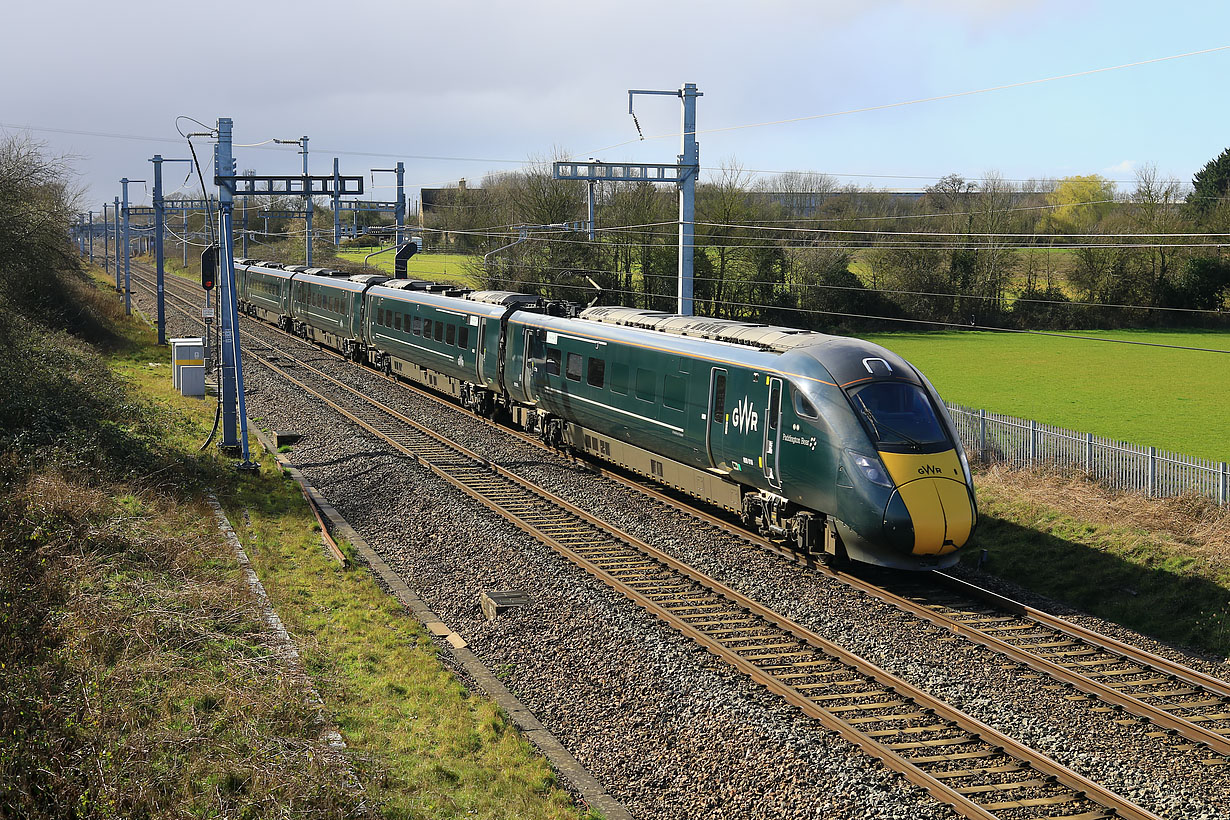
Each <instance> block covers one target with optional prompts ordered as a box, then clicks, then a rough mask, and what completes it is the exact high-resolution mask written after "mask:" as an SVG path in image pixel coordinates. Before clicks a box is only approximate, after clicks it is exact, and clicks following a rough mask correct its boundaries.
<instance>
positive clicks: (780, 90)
mask: <svg viewBox="0 0 1230 820" xmlns="http://www.w3.org/2000/svg"><path fill="white" fill-rule="evenodd" d="M5 15H6V21H5V29H6V36H5V37H4V47H3V48H2V49H0V76H3V77H5V78H6V79H5V81H4V83H3V85H2V86H0V135H13V134H22V133H27V134H29V135H30V136H31V137H33V138H34V139H36V140H39V141H41V142H42V143H44V144H45V146H46V148H47V151H48V153H50V154H53V155H57V156H65V157H67V158H68V159H69V161H70V163H71V166H72V168H73V170H74V173H75V174H76V175H77V178H78V181H79V183H80V185H81V187H82V189H83V198H82V200H81V207H82V209H83V210H85V209H87V208H93V209H94V210H98V209H100V207H101V203H102V202H103V201H108V202H109V201H111V199H112V198H113V197H114V196H117V195H118V194H119V182H118V181H119V179H120V178H121V177H128V178H130V179H142V180H149V179H151V166H150V163H149V161H148V160H149V158H150V157H152V156H153V155H154V154H155V153H160V154H162V156H164V157H168V158H170V157H187V156H189V154H188V147H187V145H186V143H185V141H184V139H183V138H181V137H180V136H179V134H178V133H177V129H176V125H177V120H176V118H177V117H178V116H187V117H192V118H195V119H196V120H199V121H200V122H202V123H206V124H208V125H210V126H212V125H213V124H214V123H215V122H216V120H217V118H218V117H231V118H232V119H233V120H234V133H235V141H236V143H239V144H246V145H255V144H256V143H263V142H265V141H267V140H271V139H275V138H277V139H297V138H298V137H300V136H302V135H307V136H308V137H309V138H310V139H309V143H308V146H309V169H310V171H311V172H312V173H317V174H324V173H331V172H332V163H333V158H334V157H335V156H337V157H340V159H341V169H342V173H343V174H349V175H356V176H364V177H365V178H366V179H365V190H366V191H367V193H366V194H365V196H366V198H374V199H392V198H393V196H394V192H393V190H392V188H391V187H389V186H391V185H392V182H393V178H392V175H390V174H376V175H374V176H373V175H372V174H371V172H370V170H369V169H372V168H387V167H390V166H391V165H392V164H393V163H394V162H396V161H397V160H399V159H400V160H403V161H404V162H405V163H406V169H407V187H408V188H409V189H410V190H409V192H408V196H409V198H410V199H411V200H416V199H417V193H416V189H417V188H419V187H437V186H441V185H446V184H455V183H456V181H457V180H458V179H460V178H467V179H469V180H479V179H481V178H482V177H483V176H484V175H485V174H487V173H489V172H493V171H503V170H509V169H515V168H517V167H521V164H523V163H526V162H528V161H530V160H534V159H537V160H542V159H549V158H552V157H558V156H570V157H575V158H579V159H587V158H589V157H595V158H599V159H603V160H607V161H631V162H660V163H667V162H674V161H675V157H676V155H677V154H678V153H679V151H680V141H679V131H680V104H679V101H678V100H677V99H675V98H672V97H638V98H637V99H636V114H637V119H638V120H639V122H640V125H641V127H642V129H643V132H644V134H645V136H646V137H647V139H645V140H644V141H641V140H639V139H638V136H637V130H636V126H635V125H634V123H633V119H632V117H630V116H629V115H628V95H627V92H628V89H632V88H636V89H657V90H672V89H678V88H679V87H680V85H681V84H683V83H685V82H691V83H696V84H697V86H698V87H699V90H700V91H701V92H702V93H703V95H704V96H703V97H701V98H700V100H699V101H698V103H697V128H698V139H699V141H700V159H701V166H702V169H705V170H704V171H703V174H704V175H705V176H709V175H710V174H712V173H713V171H714V169H717V168H720V167H722V166H724V165H725V166H731V165H737V166H740V167H742V168H743V169H744V170H745V172H746V173H747V174H748V176H749V178H751V179H756V178H758V177H760V176H762V175H764V174H766V173H767V172H777V171H787V170H800V171H816V172H823V173H827V174H830V175H833V176H835V177H837V178H838V179H839V180H840V181H841V182H843V183H844V182H856V183H858V184H860V185H874V186H875V187H883V188H893V189H918V188H921V187H925V186H926V185H928V184H930V183H931V182H933V181H934V180H935V179H937V178H939V177H941V176H943V175H946V174H952V173H957V174H961V175H963V176H966V177H970V178H978V177H982V176H983V175H985V174H987V173H988V172H998V173H999V174H1001V175H1002V176H1004V177H1006V178H1008V179H1014V180H1016V179H1019V180H1028V179H1037V178H1058V177H1063V176H1068V175H1073V174H1094V173H1097V174H1102V175H1103V176H1106V177H1108V178H1110V179H1114V180H1117V181H1120V188H1121V189H1130V188H1131V186H1132V184H1133V178H1134V173H1135V171H1136V169H1139V168H1140V167H1142V166H1144V165H1146V164H1153V165H1155V166H1156V167H1157V169H1158V170H1159V171H1160V172H1161V174H1162V175H1163V176H1173V177H1175V178H1177V179H1179V180H1182V181H1184V182H1187V181H1190V179H1191V176H1192V174H1193V173H1195V172H1196V171H1197V170H1199V169H1200V168H1201V167H1202V166H1203V165H1204V164H1205V163H1206V162H1208V161H1209V160H1210V159H1212V158H1213V157H1215V156H1216V155H1217V154H1218V153H1220V152H1221V150H1222V149H1224V148H1226V147H1227V146H1228V145H1230V106H1227V105H1226V104H1225V87H1226V77H1227V76H1228V75H1230V50H1222V51H1214V52H1211V53H1205V54H1198V55H1193V56H1188V57H1183V58H1180V59H1174V60H1167V61H1162V62H1154V63H1150V64H1147V65H1139V66H1135V67H1127V68H1120V69H1116V70H1113V71H1103V72H1099V73H1095V74H1087V75H1084V76H1078V77H1070V78H1067V79H1057V80H1054V81H1051V82H1044V83H1037V84H1032V85H1025V86H1017V87H1013V88H1005V89H1001V90H996V91H989V92H987V93H983V94H972V95H967V96H959V97H954V98H949V99H942V100H935V101H930V102H920V103H918V104H914V105H904V106H896V107H890V108H884V109H881V110H873V111H862V112H856V113H840V112H849V111H853V110H854V109H862V108H868V107H874V106H882V105H888V104H892V103H899V102H905V101H911V100H920V99H926V98H931V97H939V96H946V95H952V94H958V93H961V92H968V91H974V90H978V89H985V88H992V87H996V86H1002V85H1012V84H1017V83H1024V82H1027V81H1033V80H1039V79H1043V78H1048V77H1057V76H1060V75H1065V74H1072V73H1077V72H1087V71H1090V70H1093V69H1102V68H1109V67H1112V66H1120V65H1124V64H1128V63H1137V62H1141V61H1146V60H1156V59H1158V58H1163V57H1170V56H1173V55H1178V54H1185V53H1189V52H1196V51H1203V50H1208V49H1216V48H1223V47H1226V46H1230V33H1228V32H1230V3H1224V2H1212V1H1211V0H1210V1H1209V2H1182V0H1180V2H1171V3H1168V4H1159V3H1157V2H1137V0H1117V1H1116V2H1100V1H1099V0H1067V1H1066V2H1051V0H1032V1H1028V2H1027V1H1026V0H812V1H811V2H803V1H801V0H761V1H760V2H754V1H753V0H743V1H742V2H730V1H729V0H708V2H676V0H658V1H657V2H646V1H645V0H624V2H619V3H585V2H576V0H574V1H573V2H554V1H553V0H518V2H515V3H514V2H495V1H494V0H492V1H491V2H479V1H478V0H450V2H435V3H420V2H391V1H390V0H379V1H377V0H372V1H371V2H367V1H365V0H352V2H350V3H348V4H340V3H336V2H329V3H324V2H317V0H295V2H285V1H284V0H247V2H232V0H218V1H217V2H212V3H192V4H185V3H168V2H146V0H120V2H118V3H98V2H95V1H94V0H90V2H77V1H76V0H73V1H72V2H68V1H67V0H41V2H26V3H20V4H11V5H10V7H9V8H7V9H6V11H5ZM824 114H838V115H837V116H829V117H819V116H817V115H824ZM801 117H811V119H804V120H800V121H795V122H782V121H783V120H792V119H796V118H801ZM759 123H774V124H768V125H757V126H756V127H746V128H743V127H736V126H745V125H755V124H759ZM179 125H180V127H181V128H182V129H183V130H184V131H185V132H187V131H189V130H203V129H201V127H200V126H198V125H196V124H194V123H192V122H189V121H186V120H180V121H179ZM74 132H77V133H74ZM196 142H197V145H198V153H199V154H200V155H201V156H202V157H207V156H209V155H211V154H212V148H210V147H209V146H210V143H209V141H208V140H197V141H196ZM236 155H237V157H238V160H239V167H240V168H241V169H253V170H255V171H256V172H257V173H262V174H294V173H299V172H300V168H301V162H302V160H301V158H300V157H299V155H298V154H297V147H296V146H290V147H286V146H282V147H279V146H275V145H269V144H266V145H261V146H255V147H250V148H236ZM186 169H187V166H185V165H172V166H166V176H165V179H166V181H167V183H168V184H167V191H168V192H171V191H174V190H175V189H176V188H177V187H178V186H180V185H181V183H183V182H184V174H185V171H186ZM206 174H207V179H208V174H209V169H206ZM373 182H374V185H375V186H376V187H373ZM189 187H190V188H191V189H196V190H199V188H198V185H197V183H196V182H195V179H194V180H192V181H191V182H190V184H189ZM130 195H131V198H132V201H133V202H134V203H136V204H143V203H148V201H149V186H148V183H137V184H135V185H134V186H132V187H131V188H130Z"/></svg>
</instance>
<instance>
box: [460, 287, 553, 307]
mask: <svg viewBox="0 0 1230 820" xmlns="http://www.w3.org/2000/svg"><path fill="white" fill-rule="evenodd" d="M465 298H467V299H469V300H470V301H472V302H486V303H487V304H489V305H504V306H505V307H508V306H510V305H535V306H537V305H540V304H541V303H542V297H541V296H534V295H533V294H529V293H517V292H516V291H512V290H476V291H474V292H473V293H467V294H466V297H465Z"/></svg>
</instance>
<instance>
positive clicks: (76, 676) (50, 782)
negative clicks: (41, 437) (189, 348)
mask: <svg viewBox="0 0 1230 820" xmlns="http://www.w3.org/2000/svg"><path fill="white" fill-rule="evenodd" d="M0 536H3V539H4V541H3V543H4V547H5V549H4V551H3V552H0V598H2V599H4V600H5V601H6V606H5V608H4V610H3V614H2V615H0V657H2V658H4V659H5V663H4V665H3V666H2V667H0V737H4V738H5V740H4V741H3V742H0V816H22V817H32V818H39V817H48V818H50V817H64V816H79V817H95V816H98V817H101V816H145V817H172V816H181V815H182V814H184V813H187V814H192V815H196V814H202V813H204V814H219V815H222V816H244V817H281V816H300V815H308V814H323V815H328V816H362V815H364V814H365V813H366V808H365V806H364V798H363V795H362V794H361V793H358V792H356V791H355V787H354V785H353V784H352V783H351V782H349V781H350V778H349V776H348V774H347V773H346V772H345V771H343V770H342V769H341V768H339V767H338V766H336V765H334V761H335V760H336V753H335V752H333V751H332V750H331V749H329V748H328V746H327V744H326V742H325V741H324V739H323V731H324V729H325V727H324V726H323V725H322V724H321V716H320V713H319V711H318V710H317V709H315V708H314V707H313V706H312V705H311V704H310V703H309V702H308V701H307V700H306V698H305V695H304V692H303V691H302V690H301V688H300V686H299V684H298V683H297V682H296V681H295V680H294V678H293V677H292V676H289V675H287V674H286V670H285V668H284V667H283V665H282V663H281V661H280V660H279V659H278V657H277V655H276V653H275V652H274V650H273V647H272V646H270V645H269V644H268V637H267V631H266V629H265V627H264V625H263V623H262V621H261V609H260V606H259V604H258V602H257V601H255V600H254V599H253V597H252V596H251V594H250V593H249V591H248V589H247V587H246V585H245V584H244V582H243V580H242V576H241V575H240V574H239V573H238V572H237V571H236V564H235V559H234V556H233V555H232V554H231V553H230V549H229V547H227V546H226V545H225V543H223V542H222V540H221V539H220V537H219V536H218V534H217V532H216V531H215V530H213V528H212V515H211V514H210V511H209V510H208V508H206V507H205V506H204V505H203V504H200V503H187V504H181V503H177V502H176V501H174V500H173V499H171V498H170V497H167V496H160V495H158V494H156V493H153V492H152V491H149V490H145V491H141V490H137V491H134V492H132V493H128V494H121V495H109V494H108V493H106V492H103V491H102V490H100V489H97V488H92V487H88V486H84V485H82V484H79V483H75V482H73V481H72V480H70V479H68V478H66V477H64V476H62V475H57V474H39V475H35V476H33V477H31V478H30V479H29V480H28V481H27V482H26V483H24V484H23V485H21V486H19V487H17V488H15V489H13V490H12V491H11V492H10V493H9V494H8V495H7V496H5V497H3V498H0Z"/></svg>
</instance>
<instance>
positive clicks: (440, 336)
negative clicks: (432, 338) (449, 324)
mask: <svg viewBox="0 0 1230 820" xmlns="http://www.w3.org/2000/svg"><path fill="white" fill-rule="evenodd" d="M436 341H437V342H442V341H444V322H441V321H440V320H439V319H436Z"/></svg>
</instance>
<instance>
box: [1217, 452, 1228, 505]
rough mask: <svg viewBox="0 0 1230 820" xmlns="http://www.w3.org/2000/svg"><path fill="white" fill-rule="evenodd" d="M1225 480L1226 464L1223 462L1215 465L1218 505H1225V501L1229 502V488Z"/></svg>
mask: <svg viewBox="0 0 1230 820" xmlns="http://www.w3.org/2000/svg"><path fill="white" fill-rule="evenodd" d="M1226 478H1227V476H1226V462H1224V461H1223V462H1222V463H1221V464H1218V465H1217V503H1218V504H1225V503H1226V502H1227V500H1230V499H1227V495H1230V486H1228V485H1227V481H1226Z"/></svg>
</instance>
